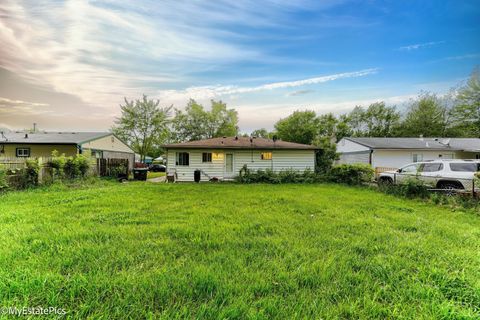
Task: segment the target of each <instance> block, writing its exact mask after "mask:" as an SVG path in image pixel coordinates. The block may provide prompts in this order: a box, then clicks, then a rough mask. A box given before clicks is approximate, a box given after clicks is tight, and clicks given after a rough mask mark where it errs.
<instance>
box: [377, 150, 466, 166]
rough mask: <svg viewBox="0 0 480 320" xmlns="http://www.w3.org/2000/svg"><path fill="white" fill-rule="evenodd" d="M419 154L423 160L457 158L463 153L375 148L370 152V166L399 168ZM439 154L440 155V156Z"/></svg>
mask: <svg viewBox="0 0 480 320" xmlns="http://www.w3.org/2000/svg"><path fill="white" fill-rule="evenodd" d="M414 154H418V155H421V156H422V158H423V160H436V159H449V158H452V155H453V158H454V159H459V158H462V156H463V154H462V153H459V152H454V151H449V152H445V151H432V150H375V151H374V152H373V154H372V167H374V168H376V167H388V168H400V167H403V166H405V165H407V164H409V163H412V162H413V155H414ZM440 155H442V156H441V157H440Z"/></svg>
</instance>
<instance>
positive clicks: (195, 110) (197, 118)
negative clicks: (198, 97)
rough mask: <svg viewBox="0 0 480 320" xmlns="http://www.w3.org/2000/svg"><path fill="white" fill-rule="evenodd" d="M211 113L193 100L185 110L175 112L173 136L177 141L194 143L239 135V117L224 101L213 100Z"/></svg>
mask: <svg viewBox="0 0 480 320" xmlns="http://www.w3.org/2000/svg"><path fill="white" fill-rule="evenodd" d="M211 103H212V107H211V110H210V111H206V110H205V109H204V108H203V106H202V105H201V104H199V103H197V102H196V101H195V100H193V99H191V100H190V101H189V102H188V104H187V106H186V108H185V110H184V111H181V110H178V109H177V110H175V117H174V118H173V121H172V134H173V140H175V141H192V140H201V139H209V138H215V137H221V136H235V135H237V134H238V115H237V112H236V111H235V110H234V109H227V105H226V104H225V103H223V102H222V101H215V100H212V101H211Z"/></svg>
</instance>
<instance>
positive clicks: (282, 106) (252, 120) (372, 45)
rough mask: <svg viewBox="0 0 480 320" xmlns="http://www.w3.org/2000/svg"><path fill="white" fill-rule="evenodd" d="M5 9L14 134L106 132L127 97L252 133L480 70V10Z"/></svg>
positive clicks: (1, 59) (0, 109)
mask: <svg viewBox="0 0 480 320" xmlns="http://www.w3.org/2000/svg"><path fill="white" fill-rule="evenodd" d="M237 2H240V1H235V2H234V1H226V0H217V1H143V0H142V1H122V2H117V1H80V0H70V1H44V0H39V1H18V0H4V1H2V2H1V3H0V40H1V42H2V46H1V47H0V127H2V126H3V127H9V128H25V127H29V126H30V125H31V123H33V122H37V123H39V126H40V128H44V129H49V130H54V129H61V130H104V129H108V128H109V127H110V126H111V125H112V121H113V119H114V118H115V117H116V116H118V115H119V108H118V105H119V104H120V103H122V101H123V97H124V96H126V97H128V98H135V97H140V96H141V94H143V93H145V94H148V95H149V96H150V97H152V98H158V99H160V101H161V104H162V105H170V104H173V105H174V106H175V107H177V108H183V107H184V106H185V104H186V102H187V101H188V99H189V98H194V99H197V100H199V101H200V102H202V103H205V104H206V105H208V104H209V103H208V102H209V100H210V99H221V100H223V101H225V102H226V103H227V104H228V106H229V107H233V108H235V109H237V110H238V112H239V117H240V127H241V129H242V130H243V131H247V132H248V131H250V130H252V129H255V128H260V127H266V128H272V126H273V124H274V123H275V122H276V121H277V120H278V119H279V118H282V117H285V116H287V115H288V114H289V113H291V112H292V111H294V110H297V109H299V110H303V109H311V110H315V111H317V112H318V113H326V112H334V113H337V114H338V113H343V112H348V111H349V110H351V109H352V108H353V107H354V106H355V105H365V106H366V105H368V104H369V103H372V102H374V101H379V100H384V101H386V102H387V103H388V104H391V105H394V104H395V105H399V106H403V105H404V104H405V102H407V101H408V100H409V99H411V98H412V97H415V96H416V95H417V94H418V93H419V92H420V91H421V90H426V91H431V92H434V93H437V94H439V95H442V94H445V93H446V92H448V90H449V89H450V88H452V87H454V86H456V85H458V83H460V82H462V81H464V80H465V79H466V78H467V77H468V75H469V74H470V72H471V71H472V70H473V68H474V67H475V66H477V65H480V41H479V39H480V37H479V36H478V35H479V34H480V32H479V31H480V2H479V1H347V0H344V1H334V0H327V1H307V0H304V1H295V2H293V1H280V0H271V1H260V0H256V1H253V0H244V1H241V2H240V3H237Z"/></svg>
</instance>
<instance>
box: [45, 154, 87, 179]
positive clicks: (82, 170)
mask: <svg viewBox="0 0 480 320" xmlns="http://www.w3.org/2000/svg"><path fill="white" fill-rule="evenodd" d="M49 165H50V167H51V168H53V176H54V178H57V179H75V178H84V177H86V176H87V173H88V169H89V168H90V159H89V158H88V157H87V156H85V155H83V154H78V155H76V156H75V157H65V154H62V155H59V154H58V152H57V151H56V150H55V151H53V152H52V160H51V161H50V163H49Z"/></svg>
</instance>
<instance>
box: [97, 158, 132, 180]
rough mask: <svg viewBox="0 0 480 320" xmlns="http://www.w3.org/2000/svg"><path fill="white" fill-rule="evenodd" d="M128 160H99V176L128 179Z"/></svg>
mask: <svg viewBox="0 0 480 320" xmlns="http://www.w3.org/2000/svg"><path fill="white" fill-rule="evenodd" d="M128 171H129V169H128V159H97V174H98V175H99V176H100V177H107V176H109V177H118V176H123V177H128Z"/></svg>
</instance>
